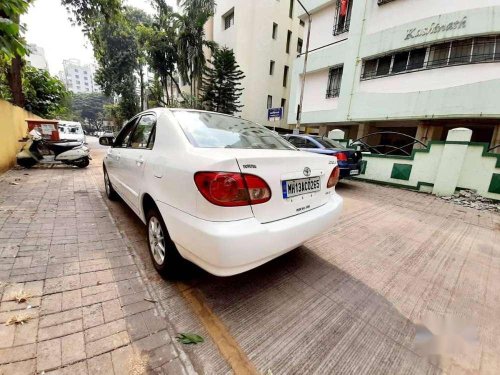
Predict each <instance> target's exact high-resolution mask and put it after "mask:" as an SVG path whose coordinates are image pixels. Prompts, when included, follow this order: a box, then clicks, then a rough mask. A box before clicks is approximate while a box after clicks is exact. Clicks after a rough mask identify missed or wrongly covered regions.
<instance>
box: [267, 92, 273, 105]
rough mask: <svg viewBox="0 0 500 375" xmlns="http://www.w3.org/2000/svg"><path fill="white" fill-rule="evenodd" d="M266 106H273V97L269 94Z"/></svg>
mask: <svg viewBox="0 0 500 375" xmlns="http://www.w3.org/2000/svg"><path fill="white" fill-rule="evenodd" d="M267 108H273V97H272V96H271V95H268V96H267Z"/></svg>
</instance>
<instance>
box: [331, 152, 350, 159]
mask: <svg viewBox="0 0 500 375" xmlns="http://www.w3.org/2000/svg"><path fill="white" fill-rule="evenodd" d="M333 156H336V157H337V160H338V161H347V155H346V154H344V153H343V152H338V153H336V154H335V155H333Z"/></svg>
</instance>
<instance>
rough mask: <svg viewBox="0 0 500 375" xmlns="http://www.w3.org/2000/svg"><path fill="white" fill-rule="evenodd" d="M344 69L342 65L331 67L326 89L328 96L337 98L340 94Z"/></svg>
mask: <svg viewBox="0 0 500 375" xmlns="http://www.w3.org/2000/svg"><path fill="white" fill-rule="evenodd" d="M343 70H344V69H343V67H342V66H338V67H336V68H330V72H329V73H328V87H327V90H326V97H327V98H336V97H338V96H339V94H340V84H341V82H342V71H343Z"/></svg>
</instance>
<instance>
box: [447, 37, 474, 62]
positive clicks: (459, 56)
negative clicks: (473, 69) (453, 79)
mask: <svg viewBox="0 0 500 375" xmlns="http://www.w3.org/2000/svg"><path fill="white" fill-rule="evenodd" d="M471 52H472V39H464V40H457V41H455V42H451V51H450V61H449V64H463V63H468V62H470V59H471Z"/></svg>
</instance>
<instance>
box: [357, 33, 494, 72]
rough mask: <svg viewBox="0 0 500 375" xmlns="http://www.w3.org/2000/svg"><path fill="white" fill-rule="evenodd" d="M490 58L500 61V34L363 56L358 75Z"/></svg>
mask: <svg viewBox="0 0 500 375" xmlns="http://www.w3.org/2000/svg"><path fill="white" fill-rule="evenodd" d="M493 61H495V62H500V36H486V37H477V38H469V39H460V40H453V41H450V42H444V43H437V44H432V45H429V46H426V47H420V48H415V49H412V50H409V51H399V52H395V53H392V54H390V55H385V56H381V57H378V58H374V59H369V60H365V61H364V66H363V74H362V75H361V79H370V78H376V77H382V76H387V75H392V74H400V73H405V72H411V71H416V70H422V69H433V68H440V67H444V66H450V65H464V64H473V63H482V62H483V63H484V62H493Z"/></svg>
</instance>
